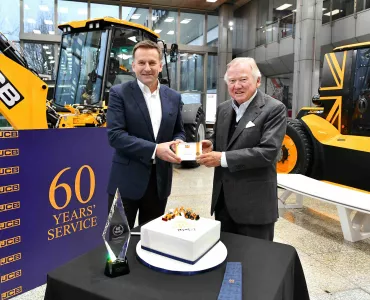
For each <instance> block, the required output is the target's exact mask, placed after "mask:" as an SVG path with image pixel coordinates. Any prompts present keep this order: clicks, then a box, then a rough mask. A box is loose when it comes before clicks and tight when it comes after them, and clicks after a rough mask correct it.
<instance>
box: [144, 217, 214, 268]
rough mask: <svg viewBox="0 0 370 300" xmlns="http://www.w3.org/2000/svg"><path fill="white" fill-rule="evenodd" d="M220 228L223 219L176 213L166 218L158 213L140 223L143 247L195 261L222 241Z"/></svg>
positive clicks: (186, 261)
mask: <svg viewBox="0 0 370 300" xmlns="http://www.w3.org/2000/svg"><path fill="white" fill-rule="evenodd" d="M220 231H221V223H220V222H219V221H215V220H212V219H205V218H200V219H199V220H190V219H186V218H184V217H182V216H177V217H175V218H174V219H172V220H169V221H163V220H162V217H159V218H157V219H154V220H153V221H151V222H149V223H147V224H145V225H144V226H142V227H141V247H142V249H145V250H148V251H152V252H154V253H157V254H160V255H164V256H167V257H170V258H172V259H176V260H180V261H182V262H185V263H188V264H194V263H196V262H197V261H198V260H199V259H200V258H201V257H202V256H203V255H204V254H206V253H207V252H208V251H209V250H210V249H211V248H212V247H213V246H214V245H215V244H216V243H217V242H218V241H219V239H220Z"/></svg>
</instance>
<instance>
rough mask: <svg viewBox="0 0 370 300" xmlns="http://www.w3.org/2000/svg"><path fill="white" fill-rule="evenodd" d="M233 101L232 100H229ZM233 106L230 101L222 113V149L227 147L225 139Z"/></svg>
mask: <svg viewBox="0 0 370 300" xmlns="http://www.w3.org/2000/svg"><path fill="white" fill-rule="evenodd" d="M231 101H233V100H231ZM233 110H234V109H233V107H232V106H231V102H230V105H227V106H226V108H225V110H224V114H223V121H222V122H223V123H224V124H223V125H222V126H221V128H222V132H221V136H222V137H223V140H222V148H221V149H222V150H223V151H224V150H226V148H227V139H228V137H229V128H230V124H231V118H232V117H233Z"/></svg>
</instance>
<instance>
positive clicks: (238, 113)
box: [221, 90, 257, 168]
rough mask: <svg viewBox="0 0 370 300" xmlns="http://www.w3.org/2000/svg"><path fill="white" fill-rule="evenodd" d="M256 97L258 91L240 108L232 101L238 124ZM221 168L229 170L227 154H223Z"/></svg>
mask: <svg viewBox="0 0 370 300" xmlns="http://www.w3.org/2000/svg"><path fill="white" fill-rule="evenodd" d="M256 95H257V90H256V92H255V93H254V94H253V96H252V97H250V99H249V100H248V101H245V102H244V103H242V104H240V105H239V107H238V106H237V105H236V104H235V100H233V101H231V106H232V107H233V109H234V110H235V114H236V122H239V121H240V119H241V118H242V117H243V115H244V113H245V111H246V110H247V108H248V106H249V104H250V103H251V102H252V100H253V99H254V97H256ZM221 167H223V168H227V161H226V154H225V152H222V153H221Z"/></svg>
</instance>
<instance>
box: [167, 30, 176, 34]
mask: <svg viewBox="0 0 370 300" xmlns="http://www.w3.org/2000/svg"><path fill="white" fill-rule="evenodd" d="M167 34H175V31H173V30H170V31H169V32H167Z"/></svg>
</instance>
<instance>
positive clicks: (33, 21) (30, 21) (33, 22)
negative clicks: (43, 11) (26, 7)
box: [27, 18, 36, 24]
mask: <svg viewBox="0 0 370 300" xmlns="http://www.w3.org/2000/svg"><path fill="white" fill-rule="evenodd" d="M27 23H30V24H36V20H35V19H31V18H29V19H27Z"/></svg>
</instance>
